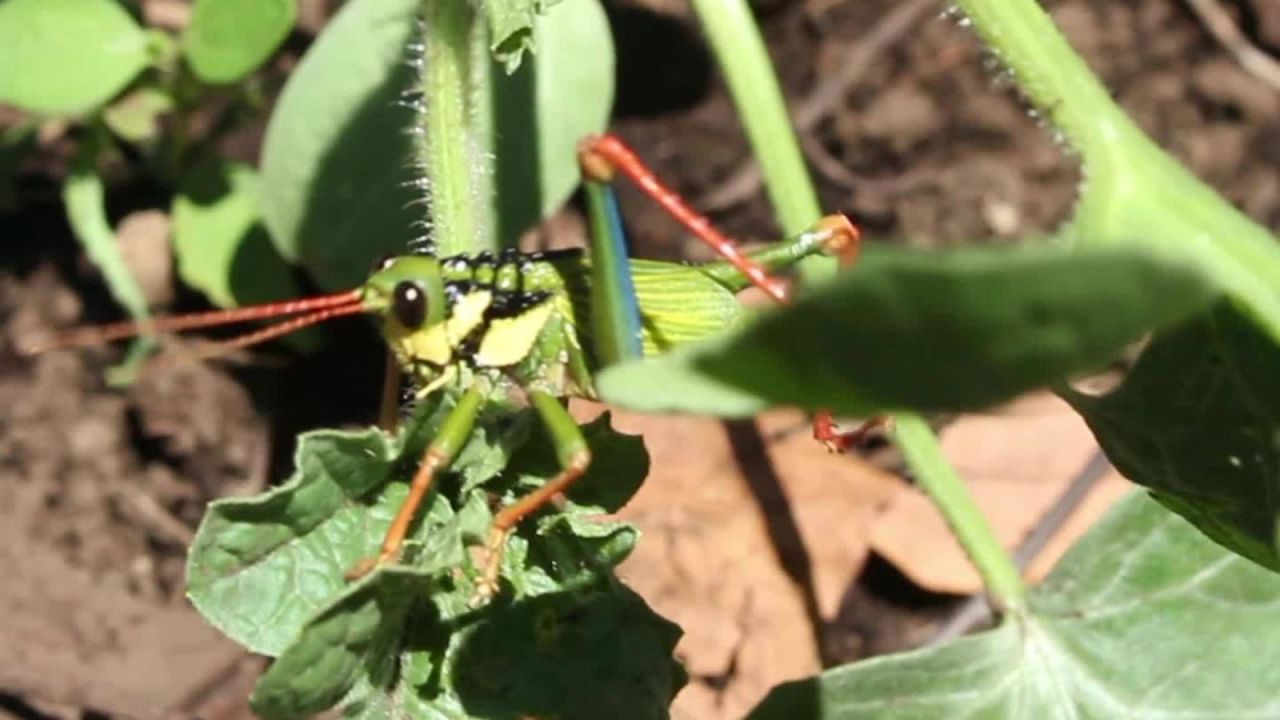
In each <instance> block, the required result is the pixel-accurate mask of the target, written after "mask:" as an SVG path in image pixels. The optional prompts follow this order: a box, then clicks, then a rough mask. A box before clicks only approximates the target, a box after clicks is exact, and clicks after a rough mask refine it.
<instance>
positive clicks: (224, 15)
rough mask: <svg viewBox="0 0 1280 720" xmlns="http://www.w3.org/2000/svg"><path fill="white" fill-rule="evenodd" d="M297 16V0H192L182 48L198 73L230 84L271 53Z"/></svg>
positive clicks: (216, 83)
mask: <svg viewBox="0 0 1280 720" xmlns="http://www.w3.org/2000/svg"><path fill="white" fill-rule="evenodd" d="M297 16H298V8H297V3H296V0H196V3H195V7H194V8H193V9H192V12H191V22H190V24H188V25H187V27H186V29H185V30H184V31H183V33H182V52H183V54H184V55H186V58H187V62H188V63H189V64H190V65H191V69H192V71H194V72H195V74H196V77H199V78H200V79H201V80H204V81H205V82H207V83H211V84H214V85H226V84H230V83H233V82H236V81H237V80H240V79H241V78H243V77H244V76H245V75H248V74H249V73H251V72H253V71H254V70H256V69H257V68H258V66H259V65H261V64H262V63H264V62H266V60H267V58H269V57H271V53H273V52H275V50H276V48H277V47H279V46H280V43H281V42H283V41H284V38H285V36H286V35H288V34H289V29H290V28H292V27H293V23H294V21H295V20H296V19H297Z"/></svg>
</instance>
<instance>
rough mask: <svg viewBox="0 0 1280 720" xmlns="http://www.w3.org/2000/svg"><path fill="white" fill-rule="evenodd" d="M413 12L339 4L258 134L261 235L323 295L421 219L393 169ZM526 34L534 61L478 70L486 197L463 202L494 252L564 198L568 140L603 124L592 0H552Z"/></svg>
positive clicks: (603, 91)
mask: <svg viewBox="0 0 1280 720" xmlns="http://www.w3.org/2000/svg"><path fill="white" fill-rule="evenodd" d="M417 6H418V3H417V2H414V1H412V0H352V1H351V2H348V3H347V4H346V6H344V7H343V9H342V10H341V11H340V12H339V13H338V15H337V17H336V18H335V19H334V21H333V22H332V23H330V25H329V26H327V27H326V28H325V31H324V33H322V34H321V36H320V38H319V39H318V40H317V41H316V43H315V45H313V46H312V48H311V49H310V50H309V51H308V53H307V55H306V57H305V58H304V59H303V62H302V64H301V65H300V66H299V68H298V71H297V72H295V73H294V75H293V76H292V77H291V78H290V80H289V83H288V85H287V86H286V88H285V91H284V93H283V94H282V96H281V99H280V102H279V104H278V105H277V106H276V110H275V112H274V113H273V115H272V118H271V124H270V126H269V127H268V131H267V137H266V141H265V147H264V150H263V163H262V175H263V179H264V196H263V212H264V214H265V216H266V220H267V226H268V227H269V228H270V229H271V234H272V238H273V240H274V241H275V242H276V244H277V247H278V248H279V249H280V252H281V254H283V255H284V256H285V257H286V258H290V259H293V260H297V261H298V262H300V263H301V264H302V265H303V266H304V267H306V268H307V269H308V270H309V271H311V273H312V274H313V275H314V276H315V278H316V279H317V281H318V282H319V283H320V284H321V285H323V286H325V287H328V288H344V287H351V286H353V285H355V284H357V283H359V282H362V281H363V280H364V277H365V274H366V272H367V270H368V268H369V266H370V264H371V263H372V262H373V261H374V260H375V259H376V258H378V257H380V256H382V255H386V254H390V253H402V252H404V251H405V250H406V248H407V244H408V240H409V238H410V237H412V236H413V235H414V234H417V233H418V232H419V231H415V230H413V229H412V225H413V224H414V222H415V221H418V220H421V219H422V218H423V217H425V213H423V212H422V211H421V203H422V202H423V200H424V198H423V197H422V194H421V193H422V191H420V190H416V189H414V188H413V187H411V185H412V184H413V183H415V182H417V181H418V180H419V178H417V177H416V176H415V172H414V171H413V169H411V168H409V167H407V166H406V165H407V161H406V158H409V157H413V152H412V144H411V142H410V139H409V135H408V132H409V130H410V129H411V128H413V127H414V125H415V116H414V113H413V112H412V111H411V110H410V109H407V108H405V107H401V106H398V105H397V98H398V97H399V95H400V93H401V92H403V91H405V90H408V89H410V88H411V87H415V84H414V82H413V79H412V77H411V75H412V71H411V69H410V68H408V67H406V66H405V64H404V63H405V62H406V61H407V60H408V59H409V57H410V53H409V51H408V50H405V49H404V48H405V46H406V45H407V44H408V43H409V42H410V39H411V38H413V37H414V36H415V17H416V10H417ZM535 28H536V29H535V33H536V38H537V39H538V42H539V43H540V49H539V51H538V54H537V56H536V57H533V58H530V62H525V63H524V64H523V65H522V66H521V68H520V70H519V71H518V72H516V73H515V74H514V75H511V76H509V77H507V76H502V74H501V73H489V75H491V76H493V82H494V85H493V86H492V87H491V88H490V89H489V90H488V91H487V92H489V93H492V95H493V97H492V98H491V100H492V106H493V114H494V118H493V123H492V125H493V130H492V132H493V134H494V135H495V138H494V139H493V142H494V147H495V150H494V151H493V154H494V156H495V159H494V161H495V163H496V167H495V168H494V171H493V172H494V175H495V179H496V183H497V187H498V190H497V193H496V194H497V198H496V199H494V198H489V197H481V198H472V199H471V200H470V202H472V203H474V204H477V206H478V209H476V211H477V212H482V213H484V214H487V215H490V216H491V215H495V214H496V215H497V218H496V220H497V223H496V225H497V232H498V234H499V236H500V238H501V240H502V244H511V243H513V242H514V240H515V238H516V237H518V236H519V234H520V233H521V232H523V231H524V230H526V229H528V227H530V226H531V225H533V224H534V223H536V222H537V221H538V220H539V219H541V218H542V217H544V216H546V215H548V214H550V213H551V212H553V211H554V210H555V209H557V208H558V207H560V205H562V204H563V203H564V201H565V199H566V198H567V197H568V196H569V194H570V193H572V192H573V190H574V188H575V187H576V186H577V182H578V166H577V154H576V150H575V148H576V143H577V141H578V140H579V139H580V138H581V137H582V136H584V135H587V134H590V133H593V132H600V131H601V130H603V129H604V127H605V124H606V122H607V119H608V114H609V110H610V108H611V106H612V102H613V53H612V40H611V36H610V34H609V29H608V24H607V22H606V19H605V17H604V13H603V11H602V9H601V7H600V4H599V2H598V1H597V0H565V1H564V2H561V3H559V4H557V5H556V6H555V7H553V8H552V9H551V11H550V13H549V14H548V15H547V16H545V17H539V18H538V20H537V22H536V26H535ZM586 57H589V58H591V59H592V61H591V62H583V61H582V59H583V58H586ZM436 100H437V102H441V100H440V99H439V98H436ZM431 101H432V97H431V96H428V97H426V99H425V102H426V103H427V106H428V108H429V107H430V106H431Z"/></svg>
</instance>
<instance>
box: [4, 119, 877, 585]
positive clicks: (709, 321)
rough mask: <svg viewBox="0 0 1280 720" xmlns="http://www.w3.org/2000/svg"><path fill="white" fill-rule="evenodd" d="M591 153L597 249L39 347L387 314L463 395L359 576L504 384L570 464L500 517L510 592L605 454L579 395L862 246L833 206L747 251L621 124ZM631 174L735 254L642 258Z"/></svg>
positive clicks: (421, 380) (487, 257) (253, 338)
mask: <svg viewBox="0 0 1280 720" xmlns="http://www.w3.org/2000/svg"><path fill="white" fill-rule="evenodd" d="M579 161H580V164H581V166H582V170H583V176H584V187H585V191H586V198H587V207H588V213H589V216H590V221H591V230H592V232H591V234H590V235H591V241H590V255H585V254H584V253H583V252H582V250H579V249H575V250H566V251H557V252H544V253H520V252H517V251H514V250H510V251H506V252H503V253H500V254H497V255H493V254H490V253H479V254H475V255H459V256H454V257H445V258H440V257H436V256H435V255H434V254H433V253H431V252H429V251H427V252H423V253H421V254H412V255H404V256H397V257H390V258H387V259H385V260H383V261H382V262H380V263H378V265H377V266H376V267H375V268H374V270H373V272H372V274H371V275H370V276H369V279H368V280H367V281H366V282H365V283H364V284H363V285H361V286H360V287H358V288H355V289H353V290H349V291H347V292H340V293H335V294H331V295H323V296H318V297H312V298H306V299H300V300H291V301H286V302H278V303H269V304H265V305H257V306H250V307H244V308H238V309H233V310H220V311H213V312H206V313H195V314H190V315H174V316H168V317H160V318H154V319H152V320H149V321H143V322H138V323H134V322H126V323H117V324H114V325H106V326H98V327H84V328H78V329H73V330H70V331H67V332H65V333H62V334H61V335H59V336H57V337H55V338H53V339H52V340H51V341H50V342H45V343H42V344H36V345H29V346H28V347H27V348H26V350H27V351H28V352H40V351H44V350H49V349H53V348H64V347H72V346H84V345H94V344H99V343H103V342H106V341H109V340H114V339H117V338H123V337H129V336H133V335H138V334H153V333H160V332H177V331H180V330H189V329H194V328H201V327H210V326H215V325H226V324H230V323H237V322H242V321H248V320H258V319H263V318H272V317H281V316H293V317H292V318H291V319H288V320H284V321H282V322H280V323H277V324H275V325H271V326H268V327H266V328H264V329H261V330H257V331H254V332H250V333H247V334H244V335H241V336H238V337H235V338H232V339H230V340H224V341H221V342H217V343H213V344H212V345H211V346H209V348H207V349H206V350H205V351H204V354H205V355H210V356H212V355H218V354H223V353H225V352H229V351H231V350H233V349H237V348H242V347H246V346H249V345H254V344H257V343H260V342H264V341H266V340H269V339H272V338H275V337H278V336H281V335H284V334H287V333H290V332H293V331H295V330H298V329H300V328H303V327H306V326H309V325H313V324H316V323H319V322H323V321H325V320H329V319H332V318H335V317H340V316H344V315H354V314H368V315H373V316H375V317H376V318H377V319H378V320H379V322H380V323H381V331H382V335H383V338H384V339H385V341H386V343H387V346H388V348H389V350H390V352H391V355H392V356H393V357H394V359H395V362H396V364H397V365H398V366H399V368H400V371H401V372H402V373H403V374H404V375H405V376H406V377H407V378H408V379H409V380H410V382H411V383H412V385H413V386H414V388H415V392H416V394H417V396H418V397H420V398H424V397H426V396H428V395H431V394H432V393H436V392H444V391H451V392H454V393H456V394H457V396H458V397H459V400H458V403H457V405H456V406H455V407H454V408H453V410H452V411H451V413H450V414H449V415H448V416H447V417H446V419H445V420H444V422H443V424H442V425H441V427H440V429H439V432H438V434H437V435H436V437H435V438H434V439H433V440H432V442H431V443H430V444H429V446H428V448H427V450H426V453H425V455H424V457H423V459H422V462H421V463H420V465H419V466H418V469H417V471H416V473H415V475H414V477H413V480H412V481H411V484H410V491H409V495H408V497H407V498H406V500H405V501H404V503H403V505H401V507H400V509H399V511H398V513H397V514H396V516H395V518H394V519H393V520H392V522H391V525H390V527H389V528H388V529H387V532H386V535H385V538H384V540H383V542H382V545H381V549H380V551H379V552H378V554H377V555H376V556H373V557H369V558H366V559H365V560H363V561H361V562H360V563H359V564H358V565H357V566H356V567H355V568H353V569H352V570H351V572H350V573H349V574H348V576H349V577H350V578H355V577H359V576H361V575H364V574H366V573H368V572H369V571H370V570H372V569H374V568H376V567H379V566H382V565H386V564H389V563H393V562H395V561H396V560H397V559H398V557H399V555H400V550H401V547H402V545H403V543H404V540H405V536H406V534H407V533H408V531H409V527H410V525H411V524H412V522H413V519H414V517H415V515H416V513H417V510H418V508H419V506H420V505H421V504H422V501H423V498H424V497H425V496H426V495H427V493H428V491H429V490H430V489H431V486H432V482H433V480H434V479H435V477H436V475H437V474H438V473H439V472H441V471H442V470H445V469H446V468H448V467H449V464H450V462H451V460H452V459H453V458H454V456H455V454H456V453H457V452H458V451H459V450H460V449H461V448H462V446H463V445H464V444H465V443H466V441H467V439H468V438H469V437H470V435H471V432H472V430H473V427H474V426H475V423H476V420H477V417H478V415H479V413H480V411H481V408H483V407H484V406H485V405H486V403H487V402H488V401H489V400H490V399H492V398H494V397H495V396H501V397H505V396H508V395H510V394H512V393H513V392H515V391H516V390H520V391H523V392H524V394H525V395H526V396H527V398H528V401H529V404H530V405H532V407H533V408H534V409H535V411H536V413H537V414H538V415H539V417H540V418H541V420H542V422H543V423H544V424H545V426H546V428H547V430H548V432H549V434H550V436H551V438H552V441H553V444H554V447H555V450H556V455H557V458H558V460H559V463H560V468H561V469H560V472H559V474H558V475H556V476H555V477H554V478H553V479H552V480H551V481H550V482H548V483H547V484H545V485H544V486H542V487H540V488H538V489H537V490H535V491H533V492H531V493H529V494H528V495H526V496H524V497H523V498H521V499H520V500H518V501H517V502H515V503H514V504H512V505H510V506H508V507H505V508H503V509H502V510H500V511H499V512H498V513H497V514H496V515H495V517H494V521H493V527H492V530H491V531H490V535H489V538H488V542H487V544H486V547H485V551H486V556H485V560H484V567H483V573H482V576H481V580H480V583H479V585H478V590H477V593H478V599H481V600H484V599H488V598H489V597H492V595H493V594H494V593H496V592H497V590H498V579H499V570H500V568H501V560H502V553H503V549H504V548H505V545H506V540H507V537H508V535H509V534H510V533H511V531H512V530H513V528H515V527H516V525H517V524H518V523H519V522H520V521H521V520H522V519H523V518H524V517H526V516H528V515H529V514H530V513H532V512H534V511H536V510H537V509H538V508H540V507H542V506H543V505H544V504H546V503H547V502H549V501H550V500H552V499H553V498H554V497H555V496H557V495H558V494H559V493H562V492H564V491H565V490H566V489H568V488H569V486H570V485H572V484H573V483H574V481H576V480H577V479H578V478H580V477H581V476H582V475H583V473H584V472H585V471H586V469H587V467H588V466H589V465H590V463H591V453H590V451H589V449H588V447H587V443H586V441H585V439H584V438H583V436H582V433H581V431H580V430H579V428H578V425H577V423H576V422H574V420H573V418H572V417H571V416H570V415H569V412H568V410H567V409H566V407H565V405H564V403H563V400H564V399H565V398H569V397H579V398H589V399H597V397H598V396H597V392H596V388H595V384H594V382H593V378H594V377H595V374H596V373H597V372H599V371H600V370H601V369H603V368H605V367H608V366H610V365H612V364H615V363H618V362H622V361H625V360H629V359H634V358H639V357H641V356H644V355H653V354H657V353H661V352H664V351H667V350H669V349H671V348H672V347H674V346H676V345H679V344H681V343H686V342H691V341H694V340H697V339H700V338H704V337H707V336H710V335H712V334H714V333H716V332H719V331H721V330H723V329H724V328H725V327H726V326H727V325H730V324H732V323H733V322H735V321H736V319H737V318H738V317H739V316H740V313H741V307H740V305H739V303H738V301H737V299H736V297H735V295H736V293H737V292H739V291H740V290H743V289H745V288H746V287H747V286H749V285H755V286H758V287H760V288H761V289H763V290H764V291H765V292H766V293H768V294H769V295H770V296H771V297H773V298H774V299H775V300H778V301H780V302H786V301H787V300H788V299H789V298H790V287H789V285H788V283H787V282H786V281H784V280H782V279H781V278H778V277H775V276H774V275H773V274H772V273H774V272H776V271H778V270H782V269H785V268H787V267H789V266H791V265H793V264H795V263H796V262H798V261H799V260H801V259H803V258H805V257H809V256H811V255H815V254H820V253H821V254H829V255H836V256H839V257H840V258H841V259H842V261H843V262H844V263H848V262H851V261H852V259H853V258H854V257H855V255H856V252H857V249H858V240H859V238H858V233H857V230H856V229H855V228H854V226H853V225H852V224H851V223H850V222H849V220H848V219H847V218H845V217H844V216H843V215H830V216H827V217H825V218H822V219H821V220H819V221H818V222H817V223H816V224H814V225H813V226H812V227H811V228H809V229H808V230H806V231H804V232H802V233H800V234H799V235H796V236H795V237H793V238H790V239H788V240H785V241H783V242H780V243H777V244H775V245H773V246H771V247H768V248H766V249H763V250H760V251H757V252H753V253H750V254H745V253H743V252H741V251H739V249H738V247H737V245H736V244H735V243H733V242H732V241H731V240H729V239H728V238H726V237H725V236H723V235H722V234H720V233H719V232H718V231H716V230H715V229H714V228H713V227H712V225H711V223H710V221H708V220H707V219H706V218H705V217H703V216H701V215H699V214H698V213H696V212H695V211H693V210H692V209H691V208H690V207H689V206H688V205H687V204H686V203H685V202H684V201H683V200H681V199H680V198H679V196H677V195H676V194H675V193H674V192H673V191H672V190H670V189H669V188H667V187H666V186H665V185H663V184H662V183H661V182H660V181H658V179H657V178H656V177H655V176H654V174H653V172H652V171H651V170H649V169H648V168H647V167H646V166H645V165H644V164H643V163H642V162H641V161H640V160H639V158H638V157H637V156H636V155H635V153H634V152H633V151H631V150H630V149H629V148H628V147H627V146H626V145H624V144H623V143H622V142H621V141H620V140H619V139H618V138H616V137H615V136H612V135H602V136H596V137H592V138H588V139H586V140H584V141H583V142H582V143H581V145H580V147H579ZM617 172H621V173H623V174H624V175H626V176H627V177H629V178H630V179H631V180H632V181H633V182H634V183H636V184H637V185H638V186H639V187H640V188H641V189H642V190H643V191H644V192H645V193H646V194H648V195H649V196H650V197H652V198H653V199H654V200H655V201H656V202H657V203H658V205H659V206H661V207H662V208H664V209H665V210H666V211H667V212H669V213H670V214H671V215H672V216H673V217H675V218H676V219H677V220H678V221H680V222H681V223H682V224H683V225H684V226H685V227H686V228H687V229H689V230H690V231H691V232H692V233H693V234H694V235H696V236H697V237H699V238H701V239H702V240H704V241H705V242H706V243H707V244H708V245H710V246H711V247H712V248H714V249H715V251H716V252H717V253H719V254H720V255H721V256H722V257H723V258H724V260H723V261H720V262H715V263H709V264H703V265H682V264H675V263H666V262H656V261H645V260H631V259H629V258H628V257H627V255H626V252H625V239H624V236H623V233H622V223H621V220H620V217H619V214H618V208H617V200H616V198H615V196H614V194H613V191H612V187H611V182H612V180H613V178H614V175H615V174H616V173H617ZM814 434H815V437H817V438H818V439H819V440H821V441H823V442H824V443H826V444H827V445H828V447H831V448H834V449H839V448H842V447H843V446H845V445H847V444H848V443H849V442H850V441H851V438H852V437H854V436H855V435H856V433H854V434H850V435H842V434H840V433H839V432H838V431H836V429H835V427H834V425H833V424H832V423H831V421H830V418H829V417H828V416H826V415H825V414H822V413H819V414H818V416H816V418H815V421H814Z"/></svg>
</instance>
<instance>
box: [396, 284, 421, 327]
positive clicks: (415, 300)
mask: <svg viewBox="0 0 1280 720" xmlns="http://www.w3.org/2000/svg"><path fill="white" fill-rule="evenodd" d="M391 311H392V312H394V313H395V314H396V320H397V321H399V322H400V324H401V325H402V326H404V328H405V329H406V330H417V329H418V328H420V327H422V323H423V322H424V321H425V320H426V319H427V296H426V294H425V293H423V292H422V288H420V287H418V284H417V283H415V282H412V281H410V280H403V281H401V282H399V283H397V284H396V289H395V295H394V296H393V297H392V299H391Z"/></svg>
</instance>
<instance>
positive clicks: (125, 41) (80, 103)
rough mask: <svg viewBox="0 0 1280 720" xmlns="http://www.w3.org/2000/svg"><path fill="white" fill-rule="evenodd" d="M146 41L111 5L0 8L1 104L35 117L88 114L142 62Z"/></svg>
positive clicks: (21, 3) (106, 0) (17, 0)
mask: <svg viewBox="0 0 1280 720" xmlns="http://www.w3.org/2000/svg"><path fill="white" fill-rule="evenodd" d="M147 48H148V41H147V34H146V33H145V32H144V31H143V30H142V29H141V28H139V27H138V24H137V23H135V22H134V20H133V18H131V17H129V13H127V12H125V10H124V8H123V7H121V6H120V4H119V3H117V2H114V0H5V2H0V102H7V103H12V104H14V105H17V106H19V107H23V108H26V109H28V110H32V111H34V112H39V113H49V114H55V115H73V114H78V113H83V112H88V111H90V110H93V109H94V108H96V107H97V106H99V105H101V104H103V103H105V102H106V101H107V100H109V99H111V97H112V96H114V95H115V94H116V93H118V92H120V90H121V89H122V88H123V87H124V86H125V85H126V84H127V83H128V82H129V81H130V80H132V79H133V77H134V76H135V75H137V74H138V72H139V71H140V70H142V68H144V67H146V65H147V60H148V57H149V55H148V49H147Z"/></svg>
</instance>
